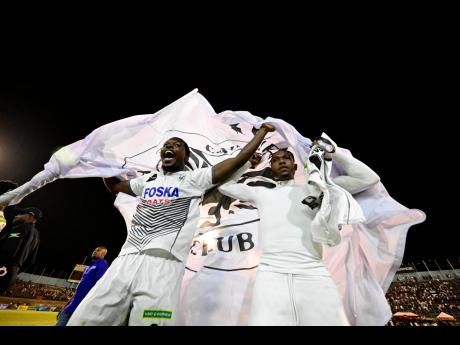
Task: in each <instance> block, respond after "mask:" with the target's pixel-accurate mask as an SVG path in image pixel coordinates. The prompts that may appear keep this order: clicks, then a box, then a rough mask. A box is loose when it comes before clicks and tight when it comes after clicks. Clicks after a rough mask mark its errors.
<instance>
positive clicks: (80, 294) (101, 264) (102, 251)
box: [56, 246, 109, 326]
mask: <svg viewBox="0 0 460 345" xmlns="http://www.w3.org/2000/svg"><path fill="white" fill-rule="evenodd" d="M106 254H107V248H106V247H103V246H101V247H97V248H96V249H94V252H93V254H92V255H91V258H92V259H93V261H91V263H90V265H89V267H88V268H87V269H86V270H85V272H84V273H83V276H82V277H81V280H80V284H78V287H77V291H75V295H74V296H73V298H72V299H71V300H70V301H69V303H67V305H66V306H65V307H64V309H62V311H61V312H60V313H59V316H58V320H57V323H56V326H65V325H67V322H68V321H69V319H70V317H71V316H72V314H73V312H74V311H75V309H77V307H78V305H79V304H80V302H81V301H83V299H84V298H85V296H86V295H87V294H88V292H89V291H90V290H91V289H92V287H93V286H94V285H95V284H96V282H97V281H98V280H99V279H100V278H101V277H102V276H103V275H104V273H105V271H107V268H109V264H108V263H107V261H105V260H104V257H105V255H106Z"/></svg>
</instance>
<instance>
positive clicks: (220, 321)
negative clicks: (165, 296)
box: [0, 90, 425, 325]
mask: <svg viewBox="0 0 460 345" xmlns="http://www.w3.org/2000/svg"><path fill="white" fill-rule="evenodd" d="M263 121H264V120H263V119H261V118H260V117H256V116H253V115H251V114H250V113H248V112H233V111H224V112H222V113H219V114H216V113H215V112H214V110H213V108H212V107H211V105H210V104H209V103H208V102H207V100H206V99H205V98H204V97H203V96H202V95H200V94H199V93H198V92H196V90H195V91H192V92H191V93H189V94H188V95H186V96H184V97H182V98H181V99H179V100H177V101H176V102H174V103H172V104H170V105H169V106H167V107H166V108H164V109H162V110H160V111H159V112H157V113H155V114H147V115H138V116H132V117H129V118H126V119H123V120H119V121H116V122H113V123H109V124H107V125H105V126H102V127H100V128H97V129H96V130H94V131H93V132H92V133H91V134H90V135H88V136H87V137H86V138H85V139H83V140H80V141H78V142H75V143H73V144H71V145H68V146H66V147H64V148H62V149H61V150H59V151H58V152H56V153H55V154H54V155H53V156H52V157H51V159H50V161H49V162H48V163H47V164H46V165H45V170H43V171H42V172H40V173H39V174H37V175H35V176H34V177H33V178H32V179H31V181H29V182H27V183H26V184H24V185H22V186H20V187H19V188H17V189H16V190H14V191H11V192H9V193H7V194H5V195H2V196H0V205H1V204H15V203H18V202H20V200H22V199H23V198H24V197H25V196H26V195H28V194H30V193H31V192H33V191H34V190H36V189H38V188H40V187H42V186H43V185H45V184H46V183H49V182H52V181H53V180H55V179H56V178H81V177H109V176H120V177H121V178H123V179H128V178H133V177H136V176H139V175H141V174H144V173H146V172H150V171H153V170H159V169H160V155H159V152H160V148H161V146H162V144H163V143H164V142H165V141H166V140H167V139H169V138H170V137H173V136H176V137H181V138H182V139H184V140H185V141H186V142H187V143H188V145H189V146H190V149H191V155H190V160H189V163H188V169H196V168H201V167H207V166H212V165H215V164H216V163H218V162H220V161H222V160H224V159H226V158H229V157H232V156H235V155H236V154H237V152H238V151H239V150H240V149H241V148H242V147H243V146H244V145H245V144H246V143H247V142H249V141H250V140H251V138H252V137H253V135H254V133H255V131H256V128H258V127H259V126H260V124H261V123H262V122H263ZM265 121H269V122H271V123H273V124H274V125H275V127H276V129H277V131H276V132H272V133H269V134H268V135H267V137H266V139H265V141H264V142H263V143H262V145H261V147H260V151H261V153H262V154H263V159H262V162H261V164H259V166H258V167H257V168H256V169H255V170H249V171H248V172H247V173H246V174H245V175H243V176H242V178H241V182H242V183H246V184H248V185H249V186H254V185H268V184H271V183H273V181H271V179H270V174H269V156H270V153H271V152H273V151H275V150H277V149H278V148H284V147H290V148H291V150H292V151H293V152H294V155H295V158H296V161H297V163H298V166H303V163H304V162H305V159H306V157H307V154H308V152H309V146H310V144H311V141H310V140H309V139H308V138H304V137H303V136H302V135H300V134H299V133H298V132H297V131H296V130H295V129H294V128H293V127H292V126H291V125H289V124H288V123H286V122H285V121H282V120H279V119H274V118H267V119H266V120H265ZM340 171H341V170H340V167H339V166H333V172H332V174H333V175H334V174H340ZM377 173H378V172H377ZM295 179H296V181H297V182H298V183H304V180H305V177H304V176H303V171H302V170H301V169H298V171H297V173H296V176H295ZM355 197H356V200H357V201H358V203H359V204H360V206H361V207H362V209H363V211H364V214H365V216H366V221H365V222H364V223H360V224H357V225H353V226H348V227H345V228H344V229H343V230H342V231H341V236H342V240H341V243H340V244H339V245H338V246H336V247H331V248H325V250H324V262H325V264H326V265H327V267H328V268H329V270H330V271H331V274H332V277H333V279H334V280H335V282H336V284H337V286H338V288H339V290H340V292H341V294H342V298H343V301H344V305H345V308H346V311H347V315H348V318H349V320H350V323H351V324H354V325H384V324H385V323H386V322H387V321H388V320H389V319H390V318H391V310H390V308H389V305H388V303H387V301H386V299H385V292H386V290H387V289H388V287H389V284H390V283H391V281H392V279H393V277H394V274H395V272H396V269H397V268H398V267H399V265H400V264H401V260H402V257H403V252H404V246H405V240H406V234H407V231H408V229H409V227H410V226H411V225H413V224H416V223H419V222H422V221H423V220H424V219H425V215H424V214H423V212H421V211H419V210H410V209H408V208H406V207H404V206H402V205H400V204H399V203H397V202H396V201H395V200H393V199H392V198H391V197H390V196H389V195H388V193H387V192H386V190H385V188H384V187H383V185H382V184H381V183H379V184H378V185H376V186H374V187H373V188H371V189H369V190H367V191H365V192H362V193H360V194H358V195H355ZM137 202H138V200H137V199H136V198H133V197H130V196H127V195H124V194H119V196H118V197H117V199H116V201H115V205H116V207H117V208H118V209H119V210H120V212H121V213H122V214H123V216H124V218H125V221H126V224H127V228H128V231H130V223H131V219H132V216H133V214H134V210H135V206H136V204H137ZM258 224H259V218H258V212H257V209H256V208H255V207H254V206H253V205H251V204H250V203H247V202H241V201H239V200H234V199H231V198H229V197H227V196H223V195H222V194H220V193H219V192H218V191H217V189H213V190H210V191H209V192H208V193H207V194H206V195H205V197H204V200H203V203H202V206H201V219H200V222H199V225H198V228H197V231H196V234H195V238H194V240H193V242H192V243H191V248H190V255H189V257H188V260H187V262H186V270H185V275H184V280H183V289H182V296H181V323H183V324H185V325H245V324H247V321H248V312H249V307H250V303H251V294H252V285H253V280H254V276H255V272H256V269H257V265H258V257H259V252H258V243H259V241H258V236H259V232H258ZM262 236H263V233H262Z"/></svg>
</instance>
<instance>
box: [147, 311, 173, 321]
mask: <svg viewBox="0 0 460 345" xmlns="http://www.w3.org/2000/svg"><path fill="white" fill-rule="evenodd" d="M142 318H143V319H166V320H171V318H172V311H170V310H161V309H145V310H144V314H143V315H142Z"/></svg>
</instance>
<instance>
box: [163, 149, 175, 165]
mask: <svg viewBox="0 0 460 345" xmlns="http://www.w3.org/2000/svg"><path fill="white" fill-rule="evenodd" d="M162 158H163V164H166V165H170V164H172V163H174V160H175V158H176V155H175V154H174V152H173V151H172V150H168V149H167V150H164V151H163V152H162Z"/></svg>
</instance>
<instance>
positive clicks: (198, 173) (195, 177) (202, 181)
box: [187, 167, 213, 194]
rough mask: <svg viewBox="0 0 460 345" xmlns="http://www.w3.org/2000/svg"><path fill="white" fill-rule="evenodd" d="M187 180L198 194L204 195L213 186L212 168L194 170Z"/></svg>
mask: <svg viewBox="0 0 460 345" xmlns="http://www.w3.org/2000/svg"><path fill="white" fill-rule="evenodd" d="M187 179H188V183H189V184H190V185H191V186H192V187H193V188H194V189H196V191H197V192H199V193H201V194H203V193H204V192H205V191H206V190H208V189H209V188H211V187H212V186H213V184H212V167H209V168H201V169H196V170H193V171H191V172H190V174H189V176H188V178H187Z"/></svg>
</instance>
